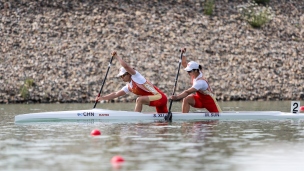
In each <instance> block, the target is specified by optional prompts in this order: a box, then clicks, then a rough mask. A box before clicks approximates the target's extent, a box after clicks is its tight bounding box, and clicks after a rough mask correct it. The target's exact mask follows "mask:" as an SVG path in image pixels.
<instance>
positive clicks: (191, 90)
mask: <svg viewBox="0 0 304 171" xmlns="http://www.w3.org/2000/svg"><path fill="white" fill-rule="evenodd" d="M196 91H197V90H196V89H195V88H194V87H191V88H189V89H187V90H185V91H183V92H182V93H181V94H179V95H176V96H171V99H172V100H179V99H183V98H185V97H187V96H188V95H189V94H191V93H194V92H196Z"/></svg>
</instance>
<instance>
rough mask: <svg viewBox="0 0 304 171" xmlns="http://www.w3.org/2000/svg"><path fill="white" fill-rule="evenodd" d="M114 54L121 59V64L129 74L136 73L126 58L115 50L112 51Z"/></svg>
mask: <svg viewBox="0 0 304 171" xmlns="http://www.w3.org/2000/svg"><path fill="white" fill-rule="evenodd" d="M112 56H114V57H115V58H116V59H117V60H118V61H119V63H120V65H121V66H122V67H124V68H125V69H126V71H127V72H128V73H129V74H131V75H134V74H135V73H136V72H135V70H134V69H133V68H132V67H130V66H129V65H128V64H127V63H126V62H125V61H124V60H122V59H121V58H120V57H119V56H118V55H117V53H116V52H115V51H114V52H112Z"/></svg>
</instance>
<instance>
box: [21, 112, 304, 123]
mask: <svg viewBox="0 0 304 171" xmlns="http://www.w3.org/2000/svg"><path fill="white" fill-rule="evenodd" d="M165 115H166V114H155V113H140V112H131V111H115V110H105V109H88V110H73V111H56V112H41V113H30V114H20V115H17V116H15V122H50V121H64V120H70V121H79V120H99V121H113V120H119V121H135V120H136V121H157V120H159V121H164V116H165ZM267 119H304V115H303V114H293V113H284V112H280V111H227V112H222V113H206V112H205V113H187V114H183V113H178V112H173V114H172V120H173V121H177V120H267Z"/></svg>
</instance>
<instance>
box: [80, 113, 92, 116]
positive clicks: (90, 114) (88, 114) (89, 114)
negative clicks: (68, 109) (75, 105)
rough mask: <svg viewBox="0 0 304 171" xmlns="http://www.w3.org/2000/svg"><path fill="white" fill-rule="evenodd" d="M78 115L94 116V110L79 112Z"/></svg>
mask: <svg viewBox="0 0 304 171" xmlns="http://www.w3.org/2000/svg"><path fill="white" fill-rule="evenodd" d="M77 116H94V112H83V113H77Z"/></svg>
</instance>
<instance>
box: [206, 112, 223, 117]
mask: <svg viewBox="0 0 304 171" xmlns="http://www.w3.org/2000/svg"><path fill="white" fill-rule="evenodd" d="M205 117H220V114H219V113H205Z"/></svg>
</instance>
